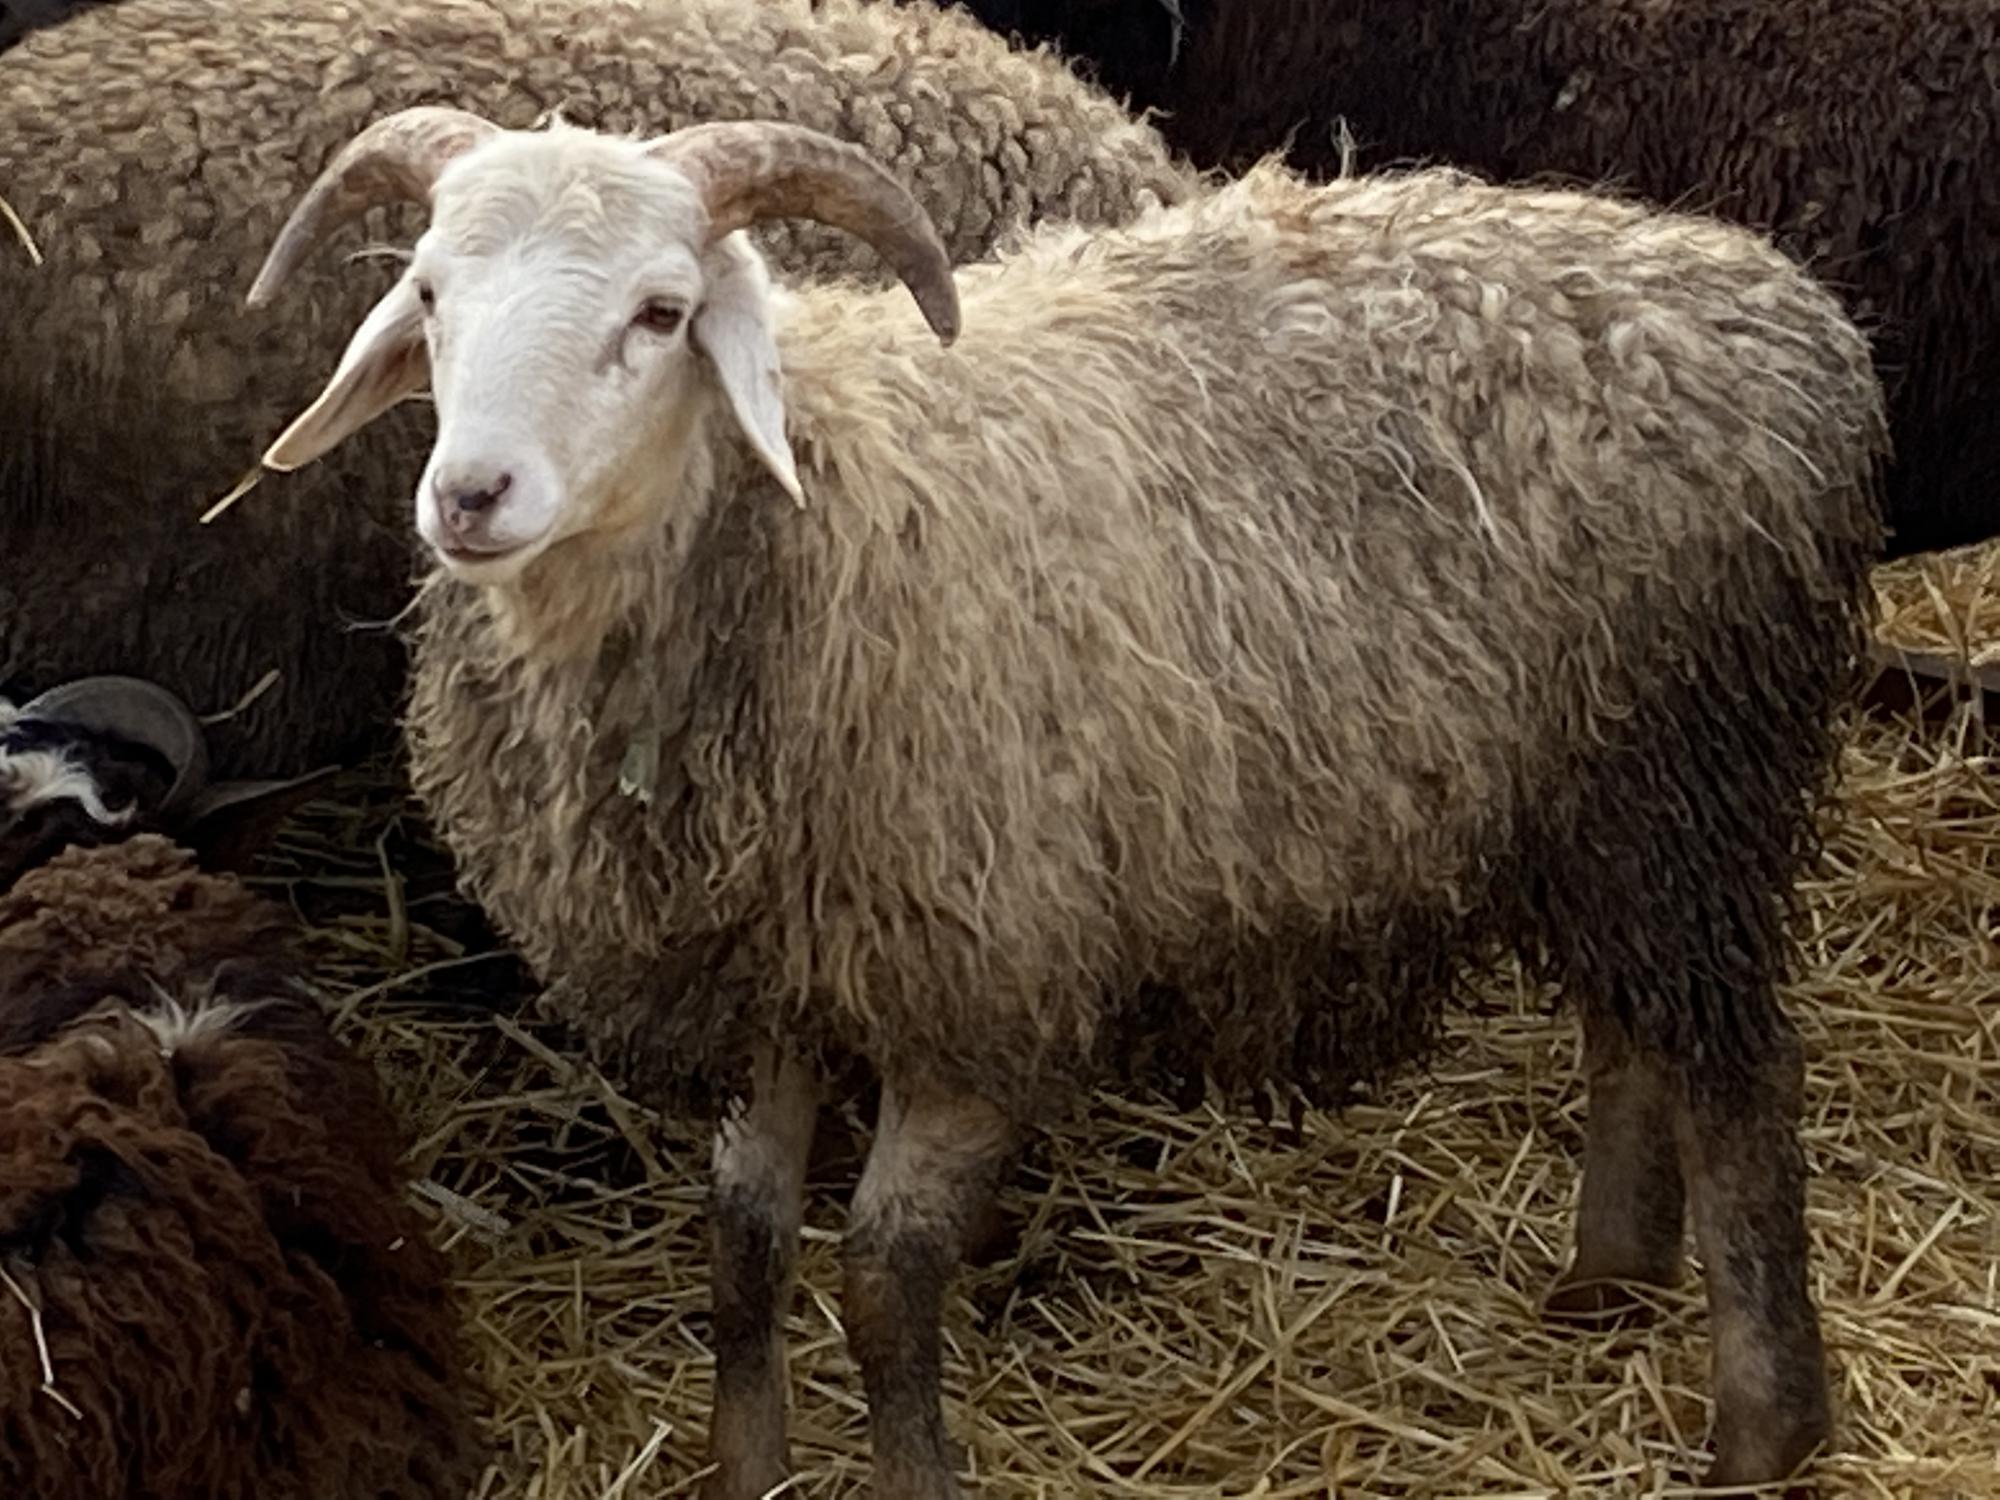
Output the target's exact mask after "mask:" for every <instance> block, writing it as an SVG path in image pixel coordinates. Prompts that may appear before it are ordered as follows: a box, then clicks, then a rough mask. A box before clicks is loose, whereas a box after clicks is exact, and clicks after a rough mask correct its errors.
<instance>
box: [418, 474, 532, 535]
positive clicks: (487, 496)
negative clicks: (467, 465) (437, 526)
mask: <svg viewBox="0 0 2000 1500" xmlns="http://www.w3.org/2000/svg"><path fill="white" fill-rule="evenodd" d="M513 484H514V476H513V475H512V474H509V473H507V472H505V471H504V470H503V471H502V472H501V473H498V474H494V475H491V476H488V475H480V476H478V477H477V478H465V477H461V476H458V475H453V476H450V477H448V478H447V477H446V476H443V475H440V476H439V477H438V480H437V483H436V489H437V497H438V509H439V510H440V511H442V512H443V513H444V520H445V524H446V525H448V526H450V527H451V529H452V530H454V531H463V530H466V529H468V528H469V527H471V526H473V525H475V524H477V522H478V518H479V517H480V516H482V515H483V514H484V513H485V512H487V511H489V510H491V509H492V508H493V507H494V505H495V504H497V503H498V502H499V499H500V497H501V496H502V495H504V494H506V493H507V491H508V490H509V489H511V488H512V487H513Z"/></svg>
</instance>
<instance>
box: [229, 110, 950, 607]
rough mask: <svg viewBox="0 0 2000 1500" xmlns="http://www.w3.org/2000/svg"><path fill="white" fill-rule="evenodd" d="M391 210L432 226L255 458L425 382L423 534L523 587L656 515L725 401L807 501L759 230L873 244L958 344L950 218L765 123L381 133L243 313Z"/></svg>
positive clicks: (459, 570)
mask: <svg viewBox="0 0 2000 1500" xmlns="http://www.w3.org/2000/svg"><path fill="white" fill-rule="evenodd" d="M393 199H416V200H418V201H422V202H426V203H427V204H428V205H429V207H430V211H431V222H430V225H429V227H428V229H427V230H426V231H425V232H424V234H423V235H422V237H421V238H420V239H419V240H418V241H417V244H416V247H415V251H414V253H413V255H412V257H411V259H410V262H409V264H408V266H407V267H406V268H405V271H404V273H403V275H402V276H401V277H400V278H399V279H398V280H397V282H396V284H395V286H393V287H392V288H391V289H390V290H389V292H388V293H387V294H386V295H385V296H384V297H383V298H382V300H381V301H380V302H379V303H377V304H376V306H375V308H374V309H373V310H372V311H371V312H370V313H369V315H368V316H367V318H366V319H365V320H364V321H363V322H362V324H361V326H360V327H359V328H358V329H357V330H356V332H355V333H354V335H353V337H352V339H351V340H350V341H349V343H348V346H347V349H346V351H345V353H344V354H343V355H342V357H341V360H340V363H339V365H338V367H337V368H336V369H335V371H334V374H333V376H332V378H331V379H330V381H329V382H328V384H327V386H326V387H325V389H324V390H323V391H322V393H321V394H320V396H319V397H318V399H317V400H315V401H314V402H313V404H312V405H311V406H310V407H309V408H308V409H307V410H306V411H305V412H304V413H302V414H301V415H300V416H299V417H298V418H297V420H295V421H294V422H293V423H292V425H291V426H290V427H289V428H287V429H286V431H285V432H284V433H283V434H282V435H281V436H280V437H279V438H278V440H277V441H276V442H275V443H273V444H272V446H271V448H270V450H269V451H268V452H267V453H266V454H265V457H264V462H265V464H266V465H267V466H269V467H271V468H275V469H292V468H296V467H298V466H300V465H302V464H305V463H309V462H311V461H312V460H313V459H314V458H317V457H318V456H320V455H321V454H323V453H325V452H327V451H328V450H329V449H331V448H332V447H334V446H335V445H336V444H338V443H339V442H341V441H342V440H344V439H345V438H347V437H348V436H350V435H351V434H352V433H354V432H355V431H356V430H358V429H359V428H360V427H362V426H363V425H365V424H366V423H368V422H370V421H372V420H373V419H374V418H375V417H376V416H378V415H380V414H381V413H382V412H384V411H386V410H387V409H388V408H389V407H390V406H392V405H394V404H395V403H396V402H398V401H401V400H403V399H404V398H406V397H408V396H412V395H415V394H417V393H419V392H420V391H422V390H423V389H424V388H425V386H426V385H428V386H429V388H430V391H431V395H432V398H433V400H434V402H435V404H436V408H437V423H438V425H437V440H436V443H435V445H434V447H433V449H432V451H431V456H430V461H429V463H428V464H427V466H426V467H425V470H424V474H423V477H422V479H421V480H420V481H419V484H418V492H417V497H416V519H417V529H418V531H419V532H420V534H421V535H422V536H423V538H424V540H425V542H426V543H428V544H429V546H430V547H431V549H432V550H433V551H434V552H435V553H436V554H437V556H438V557H439V559H440V560H441V561H442V562H443V564H444V565H445V567H446V568H447V569H448V570H450V571H451V572H453V573H455V574H457V575H458V576H460V577H463V578H466V579H469V580H472V581H475V582H482V583H504V582H507V581H508V580H510V579H513V578H516V577H518V576H519V575H520V574H521V572H522V571H523V570H524V569H526V568H527V567H528V565H529V564H530V563H531V562H532V561H533V560H534V558H536V557H537V556H539V555H541V554H542V553H543V552H545V551H547V550H548V549H549V548H550V547H552V546H555V545H557V544H558V543H561V542H563V541H564V540H566V539H569V538H573V537H577V536H580V535H585V534H594V535H600V536H601V535H605V534H615V533H618V532H620V531H623V530H625V529H627V528H629V527H631V526H632V525H634V524H635V523H636V522H638V521H640V520H641V519H642V518H643V517H644V516H645V514H646V507H647V504H648V501H647V497H648V496H649V495H657V494H659V493H660V492H661V490H662V488H663V487H665V488H670V487H671V483H672V478H673V476H674V475H675V474H676V473H678V472H682V471H683V470H684V468H685V463H686V460H687V458H688V456H689V455H690V454H691V453H693V452H694V451H695V449H696V445H697V444H698V443H699V441H700V438H701V433H702V430H703V419H704V417H705V414H706V413H707V412H708V411H709V410H711V409H712V408H714V407H716V406H719V407H720V408H721V409H723V410H726V411H727V412H728V414H729V415H730V417H731V418H732V419H733V421H734V423H735V426H736V427H737V429H738V430H739V431H740V432H741V434H742V436H743V438H744V440H745V442H746V443H747V444H748V446H749V448H750V450H751V451H752V452H753V453H754V454H755V455H756V456H757V458H758V459H759V460H760V461H761V462H762V463H763V465H764V466H765V467H766V468H767V469H768V470H769V471H770V472H771V474H772V475H773V476H774V477H775V478H776V479H777V481H778V483H779V484H780V485H782V486H783V488H784V489H785V490H786V492H787V493H789V494H790V495H791V496H792V497H793V499H794V500H799V501H802V500H803V494H802V491H801V488H800V483H799V478H798V473H797V469H796V466H795V464H794V460H793V456H792V450H791V446H790V443H789V441H788V439H787V435H786V423H785V406H784V395H783V382H782V379H781V370H780V361H779V355H778V346H777V340H776V337H775V335H774V330H773V319H772V288H771V281H770V277H769V274H768V272H767V270H766V268H765V266H764V262H763V258H762V257H761V256H760V255H759V254H758V253H757V251H756V250H755V249H754V248H753V247H752V245H751V244H750V242H749V240H748V238H747V236H746V235H745V234H744V233H743V232H742V231H743V230H744V229H745V228H746V227H747V226H748V225H750V224H753V223H756V222H757V221H759V220H761V219H767V218H777V217H785V218H808V219H815V220H818V221H820V222H822V223H825V224H829V225H832V226H834V227H836V228H840V229H844V230H847V231H848V232H850V233H853V234H855V235H857V236H858V237H860V238H862V239H864V240H866V241H867V242H868V243H870V244H871V245H873V246H874V247H875V248H876V250H877V251H878V252H880V253H881V254H882V255H883V257H884V258H885V259H886V260H887V261H888V262H889V263H890V265H891V266H892V267H893V268H894V269H895V270H896V272H897V274H898V275H899V276H900V277H901V278H902V280H903V282H904V283H905V285H907V286H908V287H909V289H910V291H911V293H912V294H913V296H914V297H915V298H916V301H917V304H918V306H919V307H920V308H921V309H922V311H923V313H924V316H925V317H926V318H927V320H928V321H929V323H930V325H931V327H932V328H933V329H934V330H935V331H936V332H937V334H938V336H939V337H940V338H941V339H943V340H944V341H945V342H946V343H949V342H950V341H951V340H952V339H953V338H954V337H955V336H956V334H957V328H958V301H957V292H956V289H955V287H954V286H953V283H952V277H951V268H950V262H949V259H948V258H947V256H946V254H945V251H944V247H943V245H942V243H941V242H940V240H939V238H938V235H937V232H936V229H935V228H934V227H933V226H932V224H931V222H930V219H929V217H928V216H927V215H926V214H925V213H924V212H923V210H922V209H921V208H920V207H919V206H918V205H917V203H916V202H915V200H913V199H912V198H911V197H910V195H909V193H908V192H907V191H906V190H905V189H904V188H903V187H902V186H901V184H899V183H898V182H897V181H896V179H895V178H894V177H893V176H891V175H890V174H889V173H888V172H887V171H886V170H885V169H884V168H883V167H881V166H880V165H879V164H878V163H876V162H875V161H873V160H872V159H871V158H869V157H868V156H867V155H866V154H865V153H863V152H862V151H861V150H859V149H858V148H857V147H854V146H851V145H848V144H846V143H844V142H841V141H837V140H835V139H833V138H832V137H830V136H826V135H822V134H820V133H818V132H816V131H811V130H806V129H803V128H801V127H798V126H791V125H781V124H775V123H770V122H748V121H746V122H735V123H727V124H710V125H700V126H695V127H692V128H689V129H686V130H680V131H676V132H674V133H673V134H671V135H667V136H663V137H659V138H657V139H655V140H652V141H650V142H648V141H640V140H635V139H630V138H625V137H618V136H611V135H604V134H600V133H598V132H595V131H590V130H584V129H579V128H576V127H572V126H568V125H565V124H563V123H561V122H560V121H557V122H555V123H554V124H553V125H552V126H551V127H550V128H549V129H547V130H536V131H505V130H501V129H500V128H499V127H497V126H495V125H492V124H491V123H489V122H488V121H485V120H483V119H480V118H479V117H478V116H476V115H471V114H467V113H465V112H463V111H460V110H454V109H445V108H440V107H436V106H425V107H422V108H419V109H412V110H405V111H402V112H401V113H399V114H396V115H392V116H389V117H387V118H385V119H382V120H378V121H377V122H376V123H375V124H374V125H372V126H370V127H369V128H368V129H367V130H366V131H364V132H362V134H361V135H359V136H357V137H356V138H355V140H354V141H353V142H351V143H350V144H349V145H348V146H347V147H346V148H345V149H344V150H343V151H342V152H341V153H340V154H339V155H337V156H336V157H335V158H334V160H333V162H332V163H331V164H330V165H329V166H328V167H327V169H326V170H325V171H324V172H323V173H322V174H321V175H320V177H319V179H318V180H317V181H316V182H315V183H314V185H313V187H312V188H311V189H310V190H309V191H308V192H307V193H306V195H305V196H304V197H303V198H302V199H301V200H300V202H299V204H298V206H297V208H296V209H295V210H294V211H293V214H292V216H291V219H290V220H289V221H288V222H287V224H286V226H285V228H284V229H283V230H282V231H281V232H280V234H279V237H278V239H277V241H276V242H275V243H274V245H273V246H272V249H271V253H270V255H269V257H268V258H267V259H266V261H265V264H264V267H263V269H262V270H261V271H260V272H259V273H258V277H257V280H256V283H255V284H254V285H253V286H252V288H251V291H250V302H251V304H252V305H253V306H256V305H261V304H262V303H264V302H266V301H268V300H269V299H270V297H271V296H272V295H273V294H274V293H275V291H276V290H277V288H278V286H279V285H280V284H281V283H282V282H283V280H284V279H285V278H286V277H287V276H288V275H289V274H290V273H291V271H292V270H293V269H294V268H295V267H296V266H297V265H298V263H299V262H300V261H301V260H302V259H303V258H304V257H305V256H306V255H307V254H308V253H309V252H310V251H311V249H312V248H313V246H314V245H315V244H317V243H318V241H319V240H321V239H322V238H324V237H325V235H326V234H328V233H329V232H331V230H332V229H333V228H334V227H335V226H336V225H338V224H340V223H342V222H344V221H345V220H347V219H350V218H352V217H355V216H356V215H357V214H359V213H361V212H365V211H366V209H367V208H368V207H369V206H370V205H371V204H374V203H378V202H382V201H385V200H393ZM676 460H679V463H678V464H677V463H676ZM663 480H664V481H665V482H666V483H665V485H664V486H663V483H662V481H663Z"/></svg>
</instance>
